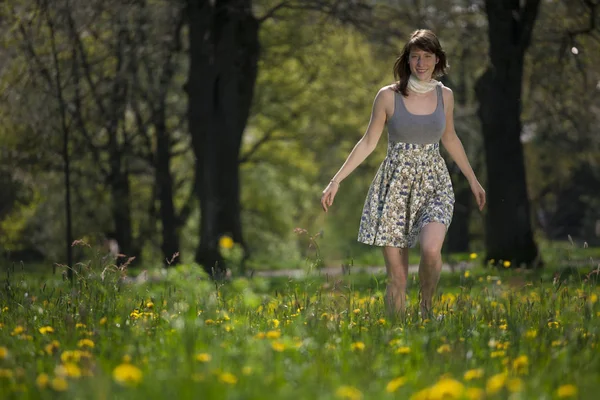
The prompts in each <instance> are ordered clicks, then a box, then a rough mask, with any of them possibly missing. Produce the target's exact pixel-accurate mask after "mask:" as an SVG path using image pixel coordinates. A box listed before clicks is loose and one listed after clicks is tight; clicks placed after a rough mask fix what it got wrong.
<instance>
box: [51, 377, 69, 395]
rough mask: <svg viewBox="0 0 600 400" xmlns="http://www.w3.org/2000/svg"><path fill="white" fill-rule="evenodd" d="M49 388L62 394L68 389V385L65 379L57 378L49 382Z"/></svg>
mask: <svg viewBox="0 0 600 400" xmlns="http://www.w3.org/2000/svg"><path fill="white" fill-rule="evenodd" d="M50 387H51V388H52V389H53V390H55V391H57V392H64V391H65V390H67V389H68V388H69V384H68V383H67V381H66V379H65V378H63V377H60V376H57V377H55V378H54V379H52V380H51V381H50Z"/></svg>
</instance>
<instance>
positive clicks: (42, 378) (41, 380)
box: [35, 374, 50, 389]
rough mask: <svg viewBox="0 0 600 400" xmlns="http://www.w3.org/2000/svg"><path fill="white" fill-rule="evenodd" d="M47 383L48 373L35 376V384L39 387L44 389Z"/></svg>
mask: <svg viewBox="0 0 600 400" xmlns="http://www.w3.org/2000/svg"><path fill="white" fill-rule="evenodd" d="M49 383H50V378H49V377H48V374H39V375H38V377H37V378H35V385H36V386H37V387H39V388H40V389H45V388H46V387H48V384H49Z"/></svg>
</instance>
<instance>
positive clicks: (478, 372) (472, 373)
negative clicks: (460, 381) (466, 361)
mask: <svg viewBox="0 0 600 400" xmlns="http://www.w3.org/2000/svg"><path fill="white" fill-rule="evenodd" d="M481 377H483V368H477V369H470V370H468V371H466V372H465V381H472V380H473V379H479V378H481Z"/></svg>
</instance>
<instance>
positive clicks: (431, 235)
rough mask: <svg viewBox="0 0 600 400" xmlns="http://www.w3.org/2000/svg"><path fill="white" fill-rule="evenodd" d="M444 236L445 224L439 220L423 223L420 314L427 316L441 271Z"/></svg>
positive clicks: (420, 264) (420, 266)
mask: <svg viewBox="0 0 600 400" xmlns="http://www.w3.org/2000/svg"><path fill="white" fill-rule="evenodd" d="M445 236H446V226H445V225H444V224H442V223H439V222H433V223H429V224H427V225H425V226H424V227H423V229H421V234H420V243H421V262H420V263H419V281H420V284H421V303H420V306H421V315H422V317H423V318H427V315H428V314H429V313H430V312H431V303H432V301H433V295H434V294H435V290H436V287H437V284H438V281H439V279H440V273H441V271H442V245H443V244H444V238H445Z"/></svg>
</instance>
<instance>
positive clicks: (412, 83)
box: [408, 74, 440, 93]
mask: <svg viewBox="0 0 600 400" xmlns="http://www.w3.org/2000/svg"><path fill="white" fill-rule="evenodd" d="M439 84H440V82H439V81H436V80H435V79H431V80H429V82H426V81H421V80H419V78H417V77H416V76H414V75H413V74H410V77H409V78H408V88H409V89H410V90H411V91H412V92H415V93H427V92H429V91H431V90H433V89H435V87H436V86H437V85H439Z"/></svg>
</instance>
